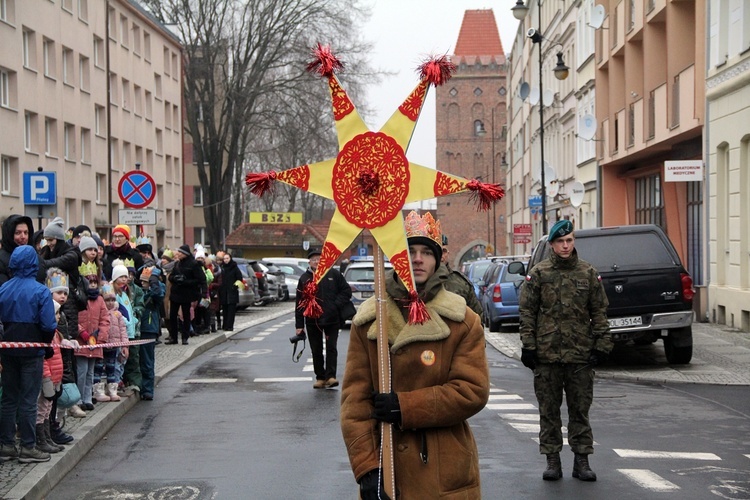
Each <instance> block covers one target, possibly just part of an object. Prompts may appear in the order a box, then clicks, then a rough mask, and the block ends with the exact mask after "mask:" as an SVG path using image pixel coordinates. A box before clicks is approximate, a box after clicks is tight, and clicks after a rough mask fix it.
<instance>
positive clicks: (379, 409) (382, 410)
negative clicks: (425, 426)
mask: <svg viewBox="0 0 750 500" xmlns="http://www.w3.org/2000/svg"><path fill="white" fill-rule="evenodd" d="M372 402H373V404H374V405H375V408H374V409H373V411H372V415H371V417H372V418H374V419H377V420H382V421H383V422H388V423H390V424H400V423H401V405H400V404H399V402H398V396H397V395H396V393H395V392H389V393H387V394H385V393H376V394H375V395H374V396H373V398H372Z"/></svg>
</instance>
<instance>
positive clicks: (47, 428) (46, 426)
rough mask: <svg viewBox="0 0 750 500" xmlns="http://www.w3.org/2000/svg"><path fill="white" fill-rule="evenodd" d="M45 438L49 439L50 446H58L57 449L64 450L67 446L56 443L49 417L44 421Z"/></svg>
mask: <svg viewBox="0 0 750 500" xmlns="http://www.w3.org/2000/svg"><path fill="white" fill-rule="evenodd" d="M44 439H46V440H47V444H48V445H49V446H50V448H57V451H63V450H64V449H65V446H62V445H60V444H59V443H55V441H54V440H53V439H52V432H51V431H50V424H49V419H47V420H45V421H44ZM53 453H54V452H53Z"/></svg>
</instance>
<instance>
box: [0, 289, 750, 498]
mask: <svg viewBox="0 0 750 500" xmlns="http://www.w3.org/2000/svg"><path fill="white" fill-rule="evenodd" d="M293 309H294V302H282V303H275V304H270V305H268V306H266V307H260V308H251V309H249V310H248V311H247V312H241V313H239V314H238V315H237V319H236V321H235V331H234V332H232V333H225V332H219V333H212V334H209V335H201V336H199V337H193V338H191V339H190V345H189V346H182V345H174V346H165V345H164V344H160V345H158V346H157V347H156V379H157V383H158V382H159V381H160V380H161V379H162V378H163V377H165V376H166V375H167V374H169V373H170V372H171V371H172V370H174V369H176V368H177V367H178V366H180V365H181V364H183V363H185V362H187V361H188V360H190V359H192V358H194V357H196V356H198V355H199V354H201V353H203V352H205V351H206V350H208V349H210V348H211V347H213V346H215V345H217V344H220V343H222V342H224V341H226V340H227V339H228V338H230V337H231V336H232V335H234V334H235V333H238V332H240V331H242V330H244V329H245V328H249V327H251V326H255V325H258V324H260V323H264V322H266V321H270V320H272V319H275V318H278V317H280V316H283V315H285V314H288V313H290V312H292V311H293ZM485 335H486V338H487V341H488V342H489V343H490V344H491V345H492V346H493V347H494V348H495V349H497V350H498V351H500V352H501V353H502V354H504V355H506V356H508V357H512V358H515V359H520V356H521V342H520V340H519V338H518V333H516V332H513V333H490V332H488V331H486V330H485ZM693 339H694V343H695V344H694V346H693V360H692V361H691V363H690V364H688V365H683V366H669V365H668V364H667V362H666V359H664V357H663V350H662V348H661V342H657V344H656V345H655V346H646V348H645V349H647V351H648V353H650V354H651V355H653V353H654V352H658V353H660V354H659V356H658V357H656V358H654V361H655V364H654V365H646V366H634V365H628V366H633V367H632V368H625V367H620V366H611V364H608V365H605V366H603V367H599V368H597V370H596V376H597V377H600V378H608V379H619V380H629V381H651V382H661V383H664V382H682V383H694V384H718V385H750V334H748V333H743V332H739V331H737V330H732V329H729V328H726V327H723V326H722V325H715V324H711V323H695V324H694V325H693ZM155 401H158V391H157V396H156V399H155ZM138 403H140V401H138V400H137V399H136V398H133V397H131V398H124V399H123V400H122V401H121V402H119V403H102V404H97V405H95V409H94V411H92V412H88V413H89V415H88V416H87V417H86V418H83V419H76V418H68V419H67V421H66V425H65V430H66V432H68V433H70V434H72V435H73V437H75V441H73V443H72V444H71V445H68V446H66V447H65V451H63V452H61V453H56V454H53V455H52V460H50V461H49V462H44V463H40V464H19V463H18V462H17V461H15V460H13V461H8V462H5V463H2V464H0V498H3V499H8V500H18V499H22V498H26V499H29V500H35V499H41V498H43V497H44V496H45V495H47V493H49V491H50V490H51V489H52V488H53V487H54V486H55V485H56V484H57V483H58V482H59V481H60V480H61V479H62V478H63V477H65V475H66V474H68V473H69V472H70V471H71V470H72V469H73V468H74V467H75V466H76V465H77V464H78V462H79V461H80V460H81V459H82V458H83V457H84V456H85V455H86V454H87V453H88V452H89V450H90V449H91V448H93V447H94V446H95V445H96V443H98V442H99V441H100V440H101V439H102V438H103V437H104V436H106V434H107V433H108V432H109V430H110V429H111V428H112V427H114V426H115V424H117V422H118V421H119V420H120V418H121V417H122V416H123V415H125V414H126V413H127V412H128V410H130V408H132V407H133V406H134V405H136V404H138ZM144 404H145V403H144ZM148 404H152V403H148Z"/></svg>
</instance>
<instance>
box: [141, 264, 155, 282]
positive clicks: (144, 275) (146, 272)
mask: <svg viewBox="0 0 750 500" xmlns="http://www.w3.org/2000/svg"><path fill="white" fill-rule="evenodd" d="M153 272H154V266H150V267H144V268H143V269H142V270H141V281H148V280H149V278H151V275H152V274H153Z"/></svg>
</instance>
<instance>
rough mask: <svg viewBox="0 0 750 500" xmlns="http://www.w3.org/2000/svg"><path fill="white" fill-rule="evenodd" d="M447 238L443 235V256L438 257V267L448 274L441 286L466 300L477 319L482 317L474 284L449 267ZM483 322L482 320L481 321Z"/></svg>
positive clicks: (480, 305)
mask: <svg viewBox="0 0 750 500" xmlns="http://www.w3.org/2000/svg"><path fill="white" fill-rule="evenodd" d="M447 245H448V238H447V237H446V236H445V235H443V256H442V257H441V259H440V264H441V265H440V267H441V268H444V269H443V271H444V272H445V274H447V275H448V280H447V281H444V282H443V287H444V288H445V289H446V290H448V291H449V292H453V293H455V294H456V295H460V296H461V297H463V298H464V300H465V301H466V305H467V306H469V307H470V308H471V310H472V311H474V312H475V313H477V314H478V315H479V319H482V313H483V312H484V310H483V309H482V304H480V303H479V299H478V298H477V294H476V293H474V285H472V284H471V281H469V278H467V277H466V276H464V275H463V273H460V272H458V271H454V270H453V269H451V266H450V264H449V262H448V246H447ZM482 324H484V322H482Z"/></svg>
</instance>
